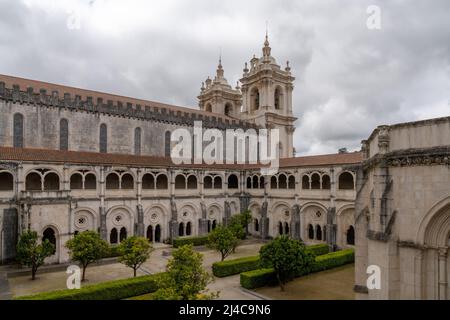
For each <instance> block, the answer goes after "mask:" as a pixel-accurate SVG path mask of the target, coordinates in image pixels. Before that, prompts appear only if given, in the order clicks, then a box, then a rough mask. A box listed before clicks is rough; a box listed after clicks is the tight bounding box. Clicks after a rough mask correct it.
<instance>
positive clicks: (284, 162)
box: [0, 147, 362, 170]
mask: <svg viewBox="0 0 450 320" xmlns="http://www.w3.org/2000/svg"><path fill="white" fill-rule="evenodd" d="M0 161H24V162H45V163H71V164H86V165H115V166H132V167H133V166H136V167H180V168H181V167H182V168H198V167H202V168H203V167H210V168H211V169H219V170H220V169H237V170H239V169H242V170H244V169H249V170H250V169H258V168H259V166H258V165H238V164H232V165H229V164H223V165H218V164H214V165H205V164H203V165H195V164H191V165H187V164H183V165H176V164H174V163H173V162H172V160H171V159H170V158H167V157H155V156H137V155H128V154H113V153H99V152H85V151H61V150H50V149H34V148H12V147H0ZM361 161H362V153H361V152H353V153H339V154H326V155H317V156H305V157H293V158H284V159H281V160H280V167H281V168H291V167H311V166H330V165H343V164H357V163H360V162H361Z"/></svg>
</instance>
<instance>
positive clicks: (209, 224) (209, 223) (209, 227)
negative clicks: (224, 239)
mask: <svg viewBox="0 0 450 320" xmlns="http://www.w3.org/2000/svg"><path fill="white" fill-rule="evenodd" d="M210 232H211V220H208V233H210Z"/></svg>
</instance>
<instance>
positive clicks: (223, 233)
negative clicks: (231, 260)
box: [208, 225, 239, 261]
mask: <svg viewBox="0 0 450 320" xmlns="http://www.w3.org/2000/svg"><path fill="white" fill-rule="evenodd" d="M238 243H239V240H238V238H237V237H236V234H235V232H233V230H232V229H231V228H230V227H225V226H223V225H218V226H217V227H216V228H215V229H214V230H213V231H212V232H211V233H210V234H209V236H208V247H209V248H211V249H213V250H216V251H218V252H219V253H220V255H221V261H223V260H225V258H226V257H228V256H229V255H230V254H231V253H232V252H233V251H234V249H235V248H236V246H237V245H238Z"/></svg>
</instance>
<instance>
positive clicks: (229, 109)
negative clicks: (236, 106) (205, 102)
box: [225, 103, 233, 116]
mask: <svg viewBox="0 0 450 320" xmlns="http://www.w3.org/2000/svg"><path fill="white" fill-rule="evenodd" d="M232 112H233V108H232V106H231V105H230V104H229V103H227V104H226V105H225V115H226V116H229V115H231V113H232Z"/></svg>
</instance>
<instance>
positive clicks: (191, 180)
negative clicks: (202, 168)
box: [187, 175, 197, 189]
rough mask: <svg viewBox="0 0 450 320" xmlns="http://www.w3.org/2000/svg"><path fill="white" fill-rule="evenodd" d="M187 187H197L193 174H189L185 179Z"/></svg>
mask: <svg viewBox="0 0 450 320" xmlns="http://www.w3.org/2000/svg"><path fill="white" fill-rule="evenodd" d="M187 188H188V189H197V178H196V177H195V176H194V175H190V176H189V177H188V179H187Z"/></svg>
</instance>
